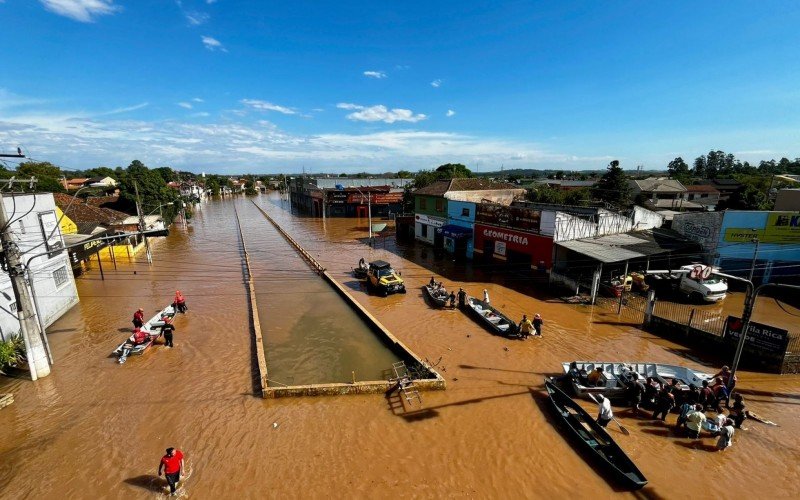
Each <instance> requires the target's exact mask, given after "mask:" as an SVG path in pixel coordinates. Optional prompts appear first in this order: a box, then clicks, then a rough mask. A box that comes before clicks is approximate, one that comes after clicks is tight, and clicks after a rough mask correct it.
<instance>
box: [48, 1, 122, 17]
mask: <svg viewBox="0 0 800 500" xmlns="http://www.w3.org/2000/svg"><path fill="white" fill-rule="evenodd" d="M39 1H40V2H41V3H42V5H44V8H45V9H47V10H49V11H50V12H53V13H55V14H58V15H60V16H64V17H68V18H70V19H74V20H75V21H80V22H82V23H90V22H93V21H94V20H95V18H96V17H98V16H105V15H110V14H113V13H115V12H118V11H120V10H121V7H119V6H116V5H114V0H39Z"/></svg>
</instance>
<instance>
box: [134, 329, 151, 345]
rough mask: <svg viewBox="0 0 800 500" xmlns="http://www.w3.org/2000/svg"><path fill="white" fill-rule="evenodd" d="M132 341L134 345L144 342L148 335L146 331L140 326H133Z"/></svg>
mask: <svg viewBox="0 0 800 500" xmlns="http://www.w3.org/2000/svg"><path fill="white" fill-rule="evenodd" d="M132 336H133V343H134V344H136V345H139V344H144V342H145V341H146V340H147V338H148V337H149V336H150V335H149V334H148V333H147V332H146V331H144V330H142V329H141V328H135V329H134V330H133V335H132Z"/></svg>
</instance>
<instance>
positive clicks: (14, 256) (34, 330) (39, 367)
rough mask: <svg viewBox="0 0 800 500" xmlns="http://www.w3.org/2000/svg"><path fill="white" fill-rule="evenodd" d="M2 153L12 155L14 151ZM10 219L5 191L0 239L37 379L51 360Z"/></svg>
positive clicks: (0, 197) (0, 206)
mask: <svg viewBox="0 0 800 500" xmlns="http://www.w3.org/2000/svg"><path fill="white" fill-rule="evenodd" d="M18 152H19V150H18ZM19 153H20V154H19V155H14V157H17V158H24V156H23V155H22V153H21V152H19ZM0 156H3V157H9V156H11V155H0ZM2 182H3V183H6V182H7V183H8V184H15V183H20V182H26V183H27V182H30V183H31V184H34V183H35V182H36V180H35V179H33V178H31V180H30V181H27V180H26V181H22V180H14V179H10V180H8V181H6V180H4V181H2ZM12 217H13V214H12ZM8 221H9V220H8V215H7V214H6V208H5V202H4V201H3V195H2V193H0V227H2V231H0V240H1V241H2V245H3V258H4V263H3V264H4V265H5V267H6V270H7V271H8V276H9V277H10V278H11V286H12V288H13V289H14V298H15V300H16V301H17V318H18V319H19V328H20V335H22V340H23V341H24V342H25V356H26V357H27V358H28V367H29V368H30V372H31V380H36V379H38V378H42V377H46V376H48V375H50V360H49V357H48V355H47V350H46V349H45V346H44V342H43V341H42V336H41V334H40V332H39V324H38V322H37V320H36V314H35V312H34V311H35V310H36V307H35V304H34V302H33V297H32V295H31V291H30V289H29V288H28V283H27V282H26V281H25V266H23V265H22V260H21V258H20V252H19V247H18V246H17V243H16V242H15V241H14V238H13V236H12V234H11V228H10V227H8Z"/></svg>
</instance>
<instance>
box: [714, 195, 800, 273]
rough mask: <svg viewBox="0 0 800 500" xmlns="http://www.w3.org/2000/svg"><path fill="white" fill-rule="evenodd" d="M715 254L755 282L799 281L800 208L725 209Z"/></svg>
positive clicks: (726, 266) (723, 263) (726, 265)
mask: <svg viewBox="0 0 800 500" xmlns="http://www.w3.org/2000/svg"><path fill="white" fill-rule="evenodd" d="M714 257H715V264H716V265H717V266H719V267H720V268H721V269H722V271H724V272H726V273H729V274H733V275H735V276H742V277H744V278H747V277H748V276H749V275H750V270H751V269H753V282H755V283H795V284H796V283H800V212H774V211H773V212H768V211H738V210H726V211H725V216H724V218H723V220H722V227H721V229H720V233H719V243H718V244H717V250H716V255H715V256H714Z"/></svg>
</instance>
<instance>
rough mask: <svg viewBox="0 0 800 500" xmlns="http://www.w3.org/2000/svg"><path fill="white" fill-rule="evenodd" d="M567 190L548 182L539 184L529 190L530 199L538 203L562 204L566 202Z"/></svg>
mask: <svg viewBox="0 0 800 500" xmlns="http://www.w3.org/2000/svg"><path fill="white" fill-rule="evenodd" d="M565 194H566V192H565V191H561V190H560V189H557V188H552V187H550V186H548V185H547V184H539V185H537V186H536V187H535V188H533V189H531V190H530V191H528V199H529V200H530V201H535V202H537V203H554V204H557V205H561V204H563V203H564V198H565Z"/></svg>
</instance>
